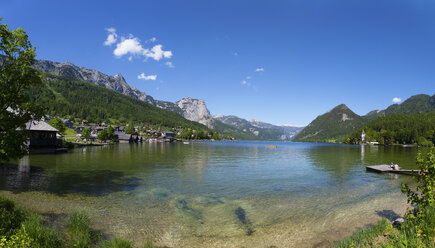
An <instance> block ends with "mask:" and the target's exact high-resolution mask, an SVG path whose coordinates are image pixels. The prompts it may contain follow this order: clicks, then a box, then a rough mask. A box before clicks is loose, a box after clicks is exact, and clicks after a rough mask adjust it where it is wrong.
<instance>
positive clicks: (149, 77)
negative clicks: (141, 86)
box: [137, 72, 157, 81]
mask: <svg viewBox="0 0 435 248" xmlns="http://www.w3.org/2000/svg"><path fill="white" fill-rule="evenodd" d="M137 79H143V80H153V81H154V80H156V79H157V75H148V76H147V75H145V73H144V72H142V73H141V74H140V75H138V76H137Z"/></svg>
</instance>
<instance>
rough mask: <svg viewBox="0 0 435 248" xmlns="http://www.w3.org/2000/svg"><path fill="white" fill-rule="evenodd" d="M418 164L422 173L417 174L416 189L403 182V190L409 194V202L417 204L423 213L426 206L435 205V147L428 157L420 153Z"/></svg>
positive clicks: (419, 210)
mask: <svg viewBox="0 0 435 248" xmlns="http://www.w3.org/2000/svg"><path fill="white" fill-rule="evenodd" d="M417 165H418V168H419V169H420V173H419V174H418V175H417V182H418V185H417V188H416V190H415V191H413V190H412V189H411V188H410V187H409V186H408V185H406V184H402V192H403V193H405V194H406V195H407V197H408V203H411V204H417V206H418V208H417V211H418V212H419V213H423V210H424V209H425V208H427V207H429V206H433V205H435V147H432V148H431V150H430V152H429V153H428V154H427V157H426V159H424V158H423V157H422V155H421V153H419V154H418V155H417Z"/></svg>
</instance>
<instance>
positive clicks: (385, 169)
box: [366, 164, 420, 174]
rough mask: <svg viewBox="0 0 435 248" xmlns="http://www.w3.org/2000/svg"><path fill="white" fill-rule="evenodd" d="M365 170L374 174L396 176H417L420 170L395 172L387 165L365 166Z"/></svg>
mask: <svg viewBox="0 0 435 248" xmlns="http://www.w3.org/2000/svg"><path fill="white" fill-rule="evenodd" d="M366 170H367V171H374V172H390V173H397V174H417V173H419V172H420V170H404V169H399V170H395V169H393V168H391V166H390V165H388V164H381V165H372V166H366Z"/></svg>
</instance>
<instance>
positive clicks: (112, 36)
mask: <svg viewBox="0 0 435 248" xmlns="http://www.w3.org/2000/svg"><path fill="white" fill-rule="evenodd" d="M106 31H107V33H108V34H107V38H106V41H104V45H105V46H110V45H112V44H114V43H116V41H117V39H118V35H117V34H116V29H114V28H106Z"/></svg>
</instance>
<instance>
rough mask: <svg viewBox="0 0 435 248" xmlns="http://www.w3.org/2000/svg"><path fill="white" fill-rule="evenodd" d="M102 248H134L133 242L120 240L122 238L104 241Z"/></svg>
mask: <svg viewBox="0 0 435 248" xmlns="http://www.w3.org/2000/svg"><path fill="white" fill-rule="evenodd" d="M101 247H102V248H133V245H132V244H131V242H129V241H127V240H124V239H120V238H114V239H112V241H110V242H109V241H103V242H102V243H101Z"/></svg>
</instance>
